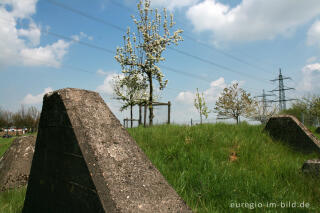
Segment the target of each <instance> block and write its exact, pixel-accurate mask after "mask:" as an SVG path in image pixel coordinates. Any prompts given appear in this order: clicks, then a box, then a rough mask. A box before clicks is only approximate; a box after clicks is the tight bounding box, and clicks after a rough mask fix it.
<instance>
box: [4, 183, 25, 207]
mask: <svg viewBox="0 0 320 213" xmlns="http://www.w3.org/2000/svg"><path fill="white" fill-rule="evenodd" d="M25 196H26V187H22V188H19V189H12V190H8V191H5V192H0V213H21V212H22V208H23V203H24V198H25Z"/></svg>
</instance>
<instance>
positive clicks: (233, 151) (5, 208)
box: [0, 124, 320, 213]
mask: <svg viewBox="0 0 320 213" xmlns="http://www.w3.org/2000/svg"><path fill="white" fill-rule="evenodd" d="M129 132H130V134H131V135H132V136H133V138H134V139H135V140H136V141H137V143H138V144H139V146H140V147H141V148H142V149H143V150H144V152H145V153H146V154H147V156H148V157H149V158H150V159H151V161H152V162H153V164H154V165H155V166H156V167H157V168H158V169H159V170H160V171H161V173H162V174H163V175H164V176H165V178H166V179H167V180H168V182H169V183H170V184H171V185H172V186H173V187H174V188H175V190H176V191H177V192H178V194H180V195H181V196H182V197H183V199H184V200H185V201H186V202H187V204H188V205H189V206H190V207H191V208H192V210H193V211H194V212H219V213H220V212H319V211H320V188H319V187H318V186H319V184H320V180H318V179H315V178H312V177H308V176H305V175H303V174H302V173H301V172H300V171H301V166H302V164H303V162H304V161H306V160H308V159H313V158H319V157H320V156H319V154H315V153H313V154H309V155H305V154H302V153H298V152H294V151H292V150H290V148H288V147H287V146H285V145H283V144H281V143H280V142H277V141H273V140H271V138H270V137H269V136H268V135H267V134H266V133H265V132H263V131H262V126H250V125H247V124H241V125H227V124H215V125H209V124H208V125H197V126H193V127H188V126H177V125H162V126H154V127H152V128H134V129H129ZM2 143H9V142H7V141H1V143H0V144H2ZM0 149H1V148H0ZM24 194H25V188H23V189H21V190H17V191H10V192H5V193H1V194H0V212H5V213H13V212H15V213H17V212H20V211H21V208H22V205H23V199H24ZM281 202H282V203H283V205H284V204H286V205H287V206H288V204H289V203H288V202H291V203H293V202H296V203H298V204H300V203H302V202H304V203H305V204H306V203H308V204H309V205H310V207H309V208H289V207H288V208H281V207H276V208H275V207H269V208H266V207H264V208H259V207H258V205H260V204H263V205H270V206H271V205H274V204H277V205H281ZM273 203H274V204H273ZM241 204H242V208H236V205H241ZM250 209H251V210H250Z"/></svg>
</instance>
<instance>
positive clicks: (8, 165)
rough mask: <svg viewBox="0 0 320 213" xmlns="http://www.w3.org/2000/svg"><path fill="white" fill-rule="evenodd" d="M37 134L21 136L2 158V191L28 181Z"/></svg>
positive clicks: (0, 165) (0, 171)
mask: <svg viewBox="0 0 320 213" xmlns="http://www.w3.org/2000/svg"><path fill="white" fill-rule="evenodd" d="M35 142H36V136H34V135H29V136H21V137H18V138H16V139H14V140H13V141H12V144H11V146H10V147H9V149H7V151H6V152H5V153H4V154H3V156H2V157H1V158H0V191H5V190H8V189H13V188H18V187H21V186H25V185H26V184H27V182H28V177H29V173H30V167H31V162H32V157H33V153H34V146H35Z"/></svg>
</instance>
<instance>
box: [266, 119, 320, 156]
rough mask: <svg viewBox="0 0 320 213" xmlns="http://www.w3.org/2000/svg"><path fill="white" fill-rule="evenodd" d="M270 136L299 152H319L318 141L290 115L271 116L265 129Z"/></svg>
mask: <svg viewBox="0 0 320 213" xmlns="http://www.w3.org/2000/svg"><path fill="white" fill-rule="evenodd" d="M265 130H266V131H268V132H269V134H270V136H272V137H273V138H275V139H278V140H283V141H286V142H288V144H289V145H290V146H291V147H292V148H294V149H296V150H298V151H301V152H305V153H308V152H312V151H320V141H319V140H318V139H317V138H316V137H315V136H314V135H313V134H312V133H311V131H310V130H309V129H308V128H307V127H305V126H304V125H303V124H302V123H301V122H300V121H299V120H298V119H297V118H296V117H294V116H292V115H277V116H272V117H271V118H270V119H269V120H268V122H267V124H266V127H265Z"/></svg>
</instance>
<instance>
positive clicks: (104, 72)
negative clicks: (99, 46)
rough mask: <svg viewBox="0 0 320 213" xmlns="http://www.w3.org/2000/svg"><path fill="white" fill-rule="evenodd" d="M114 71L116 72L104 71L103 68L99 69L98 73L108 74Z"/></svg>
mask: <svg viewBox="0 0 320 213" xmlns="http://www.w3.org/2000/svg"><path fill="white" fill-rule="evenodd" d="M112 73H115V72H114V71H104V70H103V69H101V68H100V69H98V70H97V74H98V75H108V74H112Z"/></svg>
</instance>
